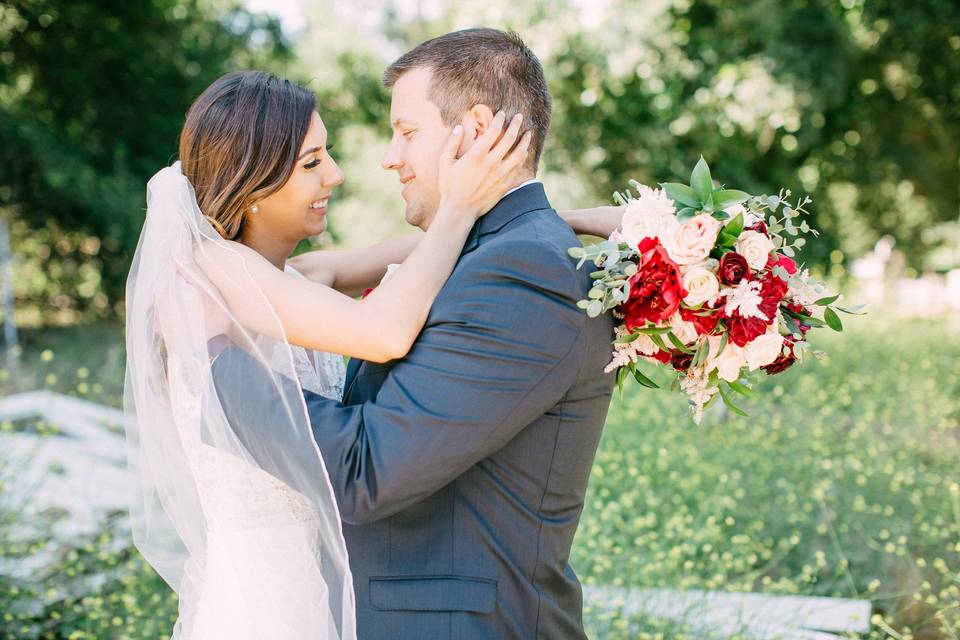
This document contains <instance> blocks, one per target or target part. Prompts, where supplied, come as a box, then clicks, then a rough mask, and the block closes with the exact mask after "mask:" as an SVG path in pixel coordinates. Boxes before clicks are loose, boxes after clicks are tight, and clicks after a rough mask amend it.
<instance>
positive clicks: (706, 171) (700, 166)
mask: <svg viewBox="0 0 960 640" xmlns="http://www.w3.org/2000/svg"><path fill="white" fill-rule="evenodd" d="M690 188H691V189H693V193H694V194H696V196H697V198H699V199H700V202H703V203H706V202H707V200H709V199H710V197H711V196H712V195H713V179H712V178H711V177H710V167H709V166H707V161H706V160H704V159H703V156H700V160H699V161H697V165H696V166H695V167H694V168H693V172H691V174H690Z"/></svg>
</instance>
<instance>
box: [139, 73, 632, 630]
mask: <svg viewBox="0 0 960 640" xmlns="http://www.w3.org/2000/svg"><path fill="white" fill-rule="evenodd" d="M521 130H522V119H521V118H513V119H512V120H511V121H510V122H505V118H504V117H503V114H498V117H497V118H496V119H495V120H494V123H493V124H492V126H491V127H490V128H489V129H488V130H487V131H485V132H484V133H483V134H481V135H480V136H479V137H478V138H477V140H476V141H475V143H474V144H473V145H472V146H470V148H469V150H467V151H466V152H465V153H463V154H462V156H461V157H459V158H458V157H457V156H458V152H459V149H460V147H461V142H462V138H463V132H462V129H461V128H460V127H455V128H454V129H453V131H452V132H451V134H450V136H449V139H448V140H447V141H446V144H445V147H444V151H443V153H442V154H441V157H440V160H439V167H438V176H439V190H440V206H439V209H438V212H437V214H436V217H435V219H434V220H433V222H432V223H431V225H430V226H429V229H428V230H427V232H426V233H424V234H421V235H419V236H417V237H405V238H400V239H396V240H392V241H387V242H384V243H381V244H379V245H375V246H373V247H370V248H367V249H364V250H354V251H324V252H318V253H315V254H312V256H311V261H310V275H311V279H310V280H308V279H306V278H305V277H303V276H302V275H301V274H300V273H299V272H297V271H296V270H295V269H294V268H293V267H292V266H291V265H290V264H288V262H287V259H288V256H289V255H290V253H291V252H292V251H293V250H294V248H295V247H296V246H297V244H298V243H299V242H300V241H301V240H302V239H304V238H307V237H310V236H314V235H317V234H319V233H321V232H323V230H324V228H325V226H326V214H327V204H328V201H329V198H330V195H331V193H332V192H333V189H334V188H335V187H336V186H338V185H339V184H341V183H342V182H343V174H342V173H341V171H340V169H339V167H338V166H337V164H336V162H335V161H334V159H333V157H332V156H331V155H330V153H329V151H330V148H331V146H332V145H330V144H329V141H328V134H327V130H326V127H325V125H324V123H323V121H322V119H321V118H320V116H319V114H318V113H317V107H316V100H315V97H314V96H313V94H312V93H310V92H309V91H307V90H306V89H304V88H303V87H300V86H298V85H296V84H294V83H291V82H289V81H286V80H282V79H278V78H276V77H274V76H271V75H269V74H266V73H262V72H252V71H250V72H241V73H235V74H229V75H227V76H224V77H222V78H220V79H219V80H217V81H216V82H214V83H213V84H212V85H211V86H210V87H209V88H208V89H207V90H206V91H204V93H203V94H202V95H201V96H200V97H199V98H198V99H197V100H196V102H195V103H194V104H193V105H192V106H191V108H190V110H189V111H188V113H187V117H186V122H185V124H184V127H183V131H182V132H181V135H180V149H179V161H178V162H176V163H174V164H173V165H172V166H170V167H167V168H165V169H162V170H161V171H160V172H158V173H157V174H156V175H155V176H154V177H153V178H152V179H151V180H150V182H149V184H148V192H147V216H146V220H145V223H144V227H143V231H142V233H141V237H140V242H139V245H138V247H137V251H136V254H135V255H134V259H133V264H132V267H131V270H130V274H129V277H128V281H127V291H126V304H127V315H126V318H127V319H126V341H127V379H126V387H125V409H126V412H127V415H128V420H127V435H128V444H129V447H128V449H129V457H130V466H131V470H132V471H133V477H134V479H135V480H136V482H135V486H136V495H135V497H134V499H133V501H132V504H131V517H132V524H133V532H134V541H135V543H136V545H137V547H138V549H139V550H140V551H141V553H142V554H143V556H144V557H145V558H146V559H147V561H148V562H149V563H150V564H151V565H152V566H153V567H154V569H156V571H157V572H158V573H159V574H160V575H161V576H162V577H163V578H164V580H165V581H166V582H167V583H168V584H169V585H170V586H171V588H173V589H174V590H175V591H176V592H177V593H178V594H179V601H180V611H179V618H178V620H177V623H176V626H175V628H174V632H173V638H174V639H175V640H201V639H202V640H211V639H213V640H216V639H220V638H222V639H224V640H226V639H230V640H243V639H245V638H249V639H251V640H253V639H258V640H263V639H269V638H276V639H278V640H280V639H284V640H298V639H301V638H302V639H304V640H307V639H309V640H333V639H337V640H340V639H343V640H352V639H353V638H355V637H356V631H355V620H354V592H353V585H352V580H351V575H350V568H349V563H348V559H347V552H346V547H345V544H344V541H343V536H342V533H341V529H340V518H339V514H338V511H337V505H336V502H335V500H334V497H333V493H332V490H331V487H330V485H329V480H328V478H327V475H326V471H325V467H324V464H323V458H322V456H321V453H320V452H319V451H318V449H317V447H316V444H315V443H314V441H313V437H312V435H311V430H310V425H309V422H308V418H307V414H306V409H305V405H304V401H303V395H302V392H301V389H309V390H310V391H313V392H315V393H318V394H322V395H325V396H327V397H330V398H334V399H340V396H341V394H342V385H343V377H344V371H343V368H344V364H343V358H342V356H343V355H346V356H350V357H354V358H361V359H364V360H370V361H375V362H385V361H388V360H392V359H395V358H400V357H402V356H404V355H405V354H406V353H407V351H408V350H409V349H410V347H411V345H412V344H413V341H414V340H415V339H416V337H417V335H418V333H419V332H420V330H421V329H422V327H423V324H424V322H425V321H426V318H427V314H428V312H429V310H430V306H431V304H432V303H433V300H434V298H435V297H436V295H437V293H438V292H439V290H440V288H441V286H442V285H443V284H444V282H445V280H446V279H447V277H448V276H449V275H450V272H451V271H452V269H453V267H454V265H455V263H456V261H457V259H458V256H459V255H460V252H461V249H462V247H463V244H464V242H465V240H466V238H467V235H468V233H469V232H470V230H471V228H472V227H473V225H474V223H475V222H476V221H477V219H478V218H479V217H481V216H482V215H483V214H484V213H485V212H487V211H489V210H490V209H491V208H492V207H493V205H495V204H496V203H497V201H498V200H500V198H502V197H503V195H504V194H505V193H506V192H507V191H508V190H509V189H510V188H511V187H513V186H515V185H516V184H517V179H516V177H517V170H518V168H519V167H521V165H522V164H523V161H524V159H525V157H526V153H527V148H528V145H529V142H530V135H529V133H526V134H523V135H521ZM590 211H591V210H584V211H581V212H569V213H568V214H567V215H566V217H567V219H568V221H570V222H571V223H572V224H573V225H574V227H575V228H577V229H578V230H580V231H583V232H590V231H591V230H592V229H591V227H594V228H595V227H596V226H597V225H598V223H597V221H596V219H594V218H592V217H591V215H590ZM611 217H612V218H616V219H618V217H619V216H618V215H614V216H611ZM600 226H601V228H602V226H603V225H600ZM391 263H401V264H400V266H399V268H397V269H396V271H395V272H393V273H392V275H391V277H390V278H388V279H386V280H384V281H383V283H382V284H380V286H377V287H376V289H374V290H373V292H371V293H370V294H369V295H367V296H366V297H364V298H362V299H358V298H357V297H356V296H357V295H358V294H359V293H360V292H362V291H364V290H365V289H367V288H369V287H373V286H375V285H376V284H377V282H379V281H380V280H381V278H383V276H384V274H385V273H386V271H387V266H388V265H389V264H391ZM229 345H233V346H236V347H239V348H241V349H243V350H244V351H246V352H247V353H248V354H250V355H251V356H252V357H253V358H255V359H256V360H257V361H258V362H260V363H261V364H262V365H263V366H264V368H265V369H266V370H268V371H270V373H271V375H272V383H273V384H272V388H271V389H270V392H269V394H268V396H265V397H250V395H251V394H252V393H253V392H252V391H249V392H248V393H247V395H246V397H245V403H249V405H250V406H274V407H277V409H278V411H271V415H284V416H285V420H283V421H282V422H283V424H269V425H263V427H264V428H263V431H262V433H260V434H258V436H255V437H254V438H253V439H252V440H251V438H250V437H249V436H246V437H245V438H244V440H243V441H242V442H241V441H240V440H239V439H238V437H237V435H236V434H235V433H234V432H233V430H232V429H231V427H230V420H229V418H228V416H230V415H231V414H232V413H233V412H235V411H237V410H242V409H241V408H238V407H226V406H223V405H222V404H221V402H220V400H219V397H220V395H219V394H218V392H222V391H223V389H222V387H221V386H220V385H222V384H227V382H225V380H232V381H237V380H241V381H242V379H243V376H242V375H228V376H224V377H223V378H219V377H218V379H216V380H215V379H214V376H213V375H212V373H211V364H212V363H213V361H215V360H216V358H217V356H218V355H219V354H220V352H221V351H223V349H224V348H226V347H227V346H229ZM335 354H336V355H335ZM232 384H241V383H237V382H233V383H232ZM258 393H262V391H260V392H258ZM236 395H237V394H230V396H231V397H233V396H236ZM224 397H226V394H225V395H224Z"/></svg>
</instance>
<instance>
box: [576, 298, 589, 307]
mask: <svg viewBox="0 0 960 640" xmlns="http://www.w3.org/2000/svg"><path fill="white" fill-rule="evenodd" d="M589 304H590V301H589V300H578V301H577V308H578V309H586V308H587V305H589Z"/></svg>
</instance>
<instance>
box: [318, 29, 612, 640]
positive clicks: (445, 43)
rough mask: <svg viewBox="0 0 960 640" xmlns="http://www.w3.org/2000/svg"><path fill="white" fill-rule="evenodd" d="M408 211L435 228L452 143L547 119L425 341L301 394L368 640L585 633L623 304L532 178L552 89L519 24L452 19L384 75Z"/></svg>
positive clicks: (357, 364) (437, 306)
mask: <svg viewBox="0 0 960 640" xmlns="http://www.w3.org/2000/svg"><path fill="white" fill-rule="evenodd" d="M384 81H385V83H386V85H387V86H389V87H391V88H392V105H391V114H390V115H391V119H392V126H393V139H392V141H391V143H390V147H389V149H388V150H387V152H386V155H385V156H384V158H383V165H384V167H385V168H387V169H392V170H395V171H396V172H397V174H398V177H399V179H400V181H401V183H403V184H404V185H405V186H404V189H403V198H404V200H405V201H406V218H407V221H408V222H410V223H411V224H413V225H416V226H418V227H420V228H422V229H426V228H428V227H429V226H430V223H431V221H432V219H433V217H434V215H435V213H436V210H437V205H438V201H439V196H438V188H437V174H436V167H437V164H438V162H437V161H438V154H439V153H440V149H441V147H442V146H443V142H444V141H445V140H446V139H447V136H448V134H449V131H450V129H451V128H452V127H453V126H454V125H455V124H458V123H459V124H462V125H463V126H464V129H465V132H466V135H465V139H467V140H468V142H467V143H466V144H467V145H468V146H469V144H470V143H472V141H473V140H474V139H475V137H476V136H478V135H479V134H481V133H482V132H483V131H484V130H485V129H486V127H488V126H489V124H490V122H491V121H492V120H493V117H494V115H495V112H496V111H498V110H500V109H502V110H504V111H505V112H506V116H507V118H510V117H511V116H512V115H513V114H514V113H517V112H520V113H522V114H523V116H524V127H525V128H529V129H531V130H532V132H533V138H532V141H531V145H530V153H529V159H528V165H527V167H526V176H524V177H523V179H522V180H520V181H518V184H517V185H516V187H517V188H516V189H514V190H513V191H511V192H509V193H508V194H507V195H506V196H505V197H504V198H503V199H502V200H501V201H500V202H499V203H498V204H497V205H496V206H495V207H494V208H493V209H492V210H491V211H490V212H489V213H488V214H487V215H485V216H484V217H482V218H481V219H480V220H479V221H478V222H477V224H476V226H475V227H474V229H473V231H472V232H471V234H470V236H469V237H468V239H467V241H466V244H465V247H464V249H463V253H462V255H461V257H460V260H459V262H458V264H457V267H456V268H455V269H454V271H453V274H452V275H451V276H450V279H449V281H448V282H447V284H446V285H445V287H444V288H443V290H442V291H441V292H440V294H439V295H438V296H437V298H436V302H435V303H434V305H433V308H432V311H431V313H430V316H429V319H428V320H427V323H426V326H425V327H424V329H423V332H422V333H421V335H420V336H419V338H418V340H417V342H416V343H415V344H414V346H413V348H412V349H411V350H410V352H409V354H408V355H407V356H406V357H404V358H403V359H400V360H397V361H393V362H390V363H387V364H373V363H369V362H361V361H357V360H353V361H351V362H350V366H349V368H348V371H347V379H346V387H345V389H346V391H345V397H344V400H343V403H342V404H341V403H337V402H334V401H331V400H328V399H326V398H323V397H321V396H318V395H315V394H312V393H310V392H308V391H305V392H304V393H305V396H306V403H307V411H308V413H309V416H310V421H311V423H312V425H313V432H314V438H315V439H316V442H317V445H318V446H319V449H320V451H321V452H322V453H323V457H324V461H325V463H326V466H327V470H328V472H329V475H330V480H331V482H332V484H333V488H334V492H335V494H336V497H337V501H338V503H339V507H340V514H341V517H342V519H343V521H344V525H343V533H344V536H345V538H346V542H347V549H348V551H349V554H350V565H351V570H352V572H353V578H354V586H355V590H356V601H357V618H358V620H357V629H358V635H359V638H360V639H361V640H394V639H403V640H420V639H423V640H439V639H457V640H464V639H467V640H473V639H476V640H481V639H482V640H487V639H495V638H496V639H500V638H502V639H513V638H517V639H520V638H523V639H526V638H551V639H553V638H556V639H558V640H560V639H562V640H570V639H576V638H583V637H584V632H583V625H582V620H581V611H582V596H581V589H580V585H579V582H578V581H577V577H576V575H574V573H573V570H572V569H571V568H570V566H569V564H568V563H567V561H568V558H569V554H570V547H571V545H572V542H573V537H574V533H575V532H576V529H577V524H578V522H579V519H580V514H581V511H582V508H583V501H584V494H585V492H586V488H587V479H588V476H589V473H590V468H591V466H592V463H593V459H594V456H595V453H596V449H597V444H598V442H599V439H600V433H601V430H602V427H603V422H604V419H605V417H606V413H607V408H608V405H609V401H610V394H611V388H612V384H613V380H612V378H611V376H610V375H606V374H604V373H603V368H604V365H605V364H606V363H607V361H608V360H609V354H610V343H611V340H612V333H613V331H612V325H611V320H610V318H609V316H602V317H600V318H596V319H593V320H591V319H588V318H587V316H586V314H584V313H583V312H582V311H581V310H579V309H578V308H577V306H576V303H577V300H580V299H582V298H585V297H586V294H587V291H588V290H589V288H590V279H589V276H588V275H587V272H585V271H578V270H577V269H576V265H575V264H574V261H573V260H571V259H570V258H569V256H568V255H567V248H568V247H571V246H574V245H575V244H577V239H576V236H575V235H574V234H573V232H572V231H571V229H570V227H568V226H567V225H566V224H565V223H564V222H563V221H562V220H561V219H560V218H559V217H558V216H557V214H556V212H555V211H554V210H553V208H552V207H551V205H550V203H549V201H548V200H547V198H546V195H545V194H544V189H543V185H542V184H541V183H540V182H538V181H536V180H535V179H534V177H535V175H536V170H537V164H538V162H539V157H540V153H541V151H542V149H543V143H544V139H545V137H546V135H547V130H548V128H549V125H550V109H551V98H550V94H549V91H548V89H547V84H546V81H545V80H544V76H543V70H542V68H541V66H540V63H539V62H538V61H537V59H536V57H534V55H533V54H532V53H531V52H530V50H529V49H527V47H526V46H525V45H524V44H523V42H522V41H521V40H520V39H519V38H518V37H517V36H516V35H514V34H507V33H503V32H500V31H496V30H492V29H470V30H466V31H459V32H456V33H449V34H447V35H444V36H441V37H439V38H435V39H433V40H430V41H428V42H425V43H423V44H421V45H420V46H418V47H417V48H415V49H413V50H412V51H410V52H409V53H406V54H405V55H403V56H402V57H401V58H399V59H398V60H397V61H396V62H394V63H393V64H392V65H390V67H389V68H388V69H387V70H386V72H385V74H384Z"/></svg>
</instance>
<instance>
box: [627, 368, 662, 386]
mask: <svg viewBox="0 0 960 640" xmlns="http://www.w3.org/2000/svg"><path fill="white" fill-rule="evenodd" d="M633 377H634V379H635V380H636V381H637V382H639V383H640V384H642V385H643V386H645V387H647V388H648V389H659V388H660V385H658V384H657V383H656V382H654V381H653V380H651V379H650V378H648V377H647V376H645V375H643V374H642V373H640V370H639V369H634V370H633Z"/></svg>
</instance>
